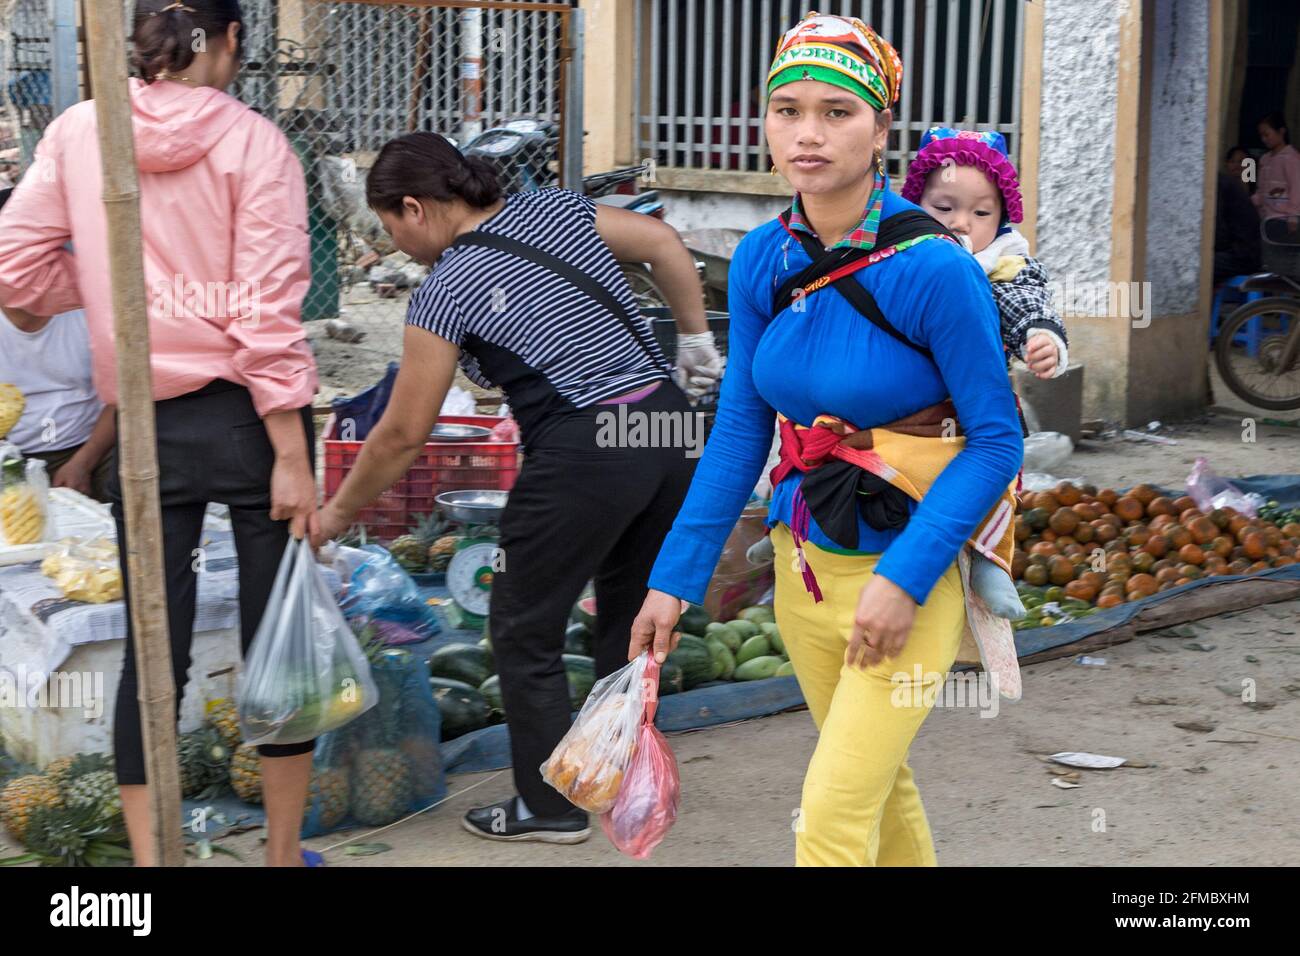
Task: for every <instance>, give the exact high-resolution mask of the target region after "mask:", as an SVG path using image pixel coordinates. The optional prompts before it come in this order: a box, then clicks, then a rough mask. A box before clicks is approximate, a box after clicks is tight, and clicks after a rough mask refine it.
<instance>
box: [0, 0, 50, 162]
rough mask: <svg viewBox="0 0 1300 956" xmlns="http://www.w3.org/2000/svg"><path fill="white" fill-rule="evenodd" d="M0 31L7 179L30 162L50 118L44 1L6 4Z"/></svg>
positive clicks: (0, 141)
mask: <svg viewBox="0 0 1300 956" xmlns="http://www.w3.org/2000/svg"><path fill="white" fill-rule="evenodd" d="M0 9H2V10H3V13H4V20H3V27H2V28H0V56H2V57H3V70H2V71H0V73H2V77H0V82H3V83H4V89H3V91H2V94H3V105H4V109H3V112H2V113H0V173H3V174H4V176H5V177H6V178H7V179H8V180H10V181H16V180H17V178H18V174H19V173H20V172H21V171H22V170H23V169H25V168H26V167H27V164H28V163H29V162H31V158H32V152H33V150H35V148H36V144H37V142H39V141H40V138H41V134H42V133H43V132H44V131H45V127H46V126H48V125H49V123H50V120H51V119H53V118H54V110H53V107H52V105H51V103H52V99H51V95H50V60H51V44H50V34H51V29H50V11H49V3H48V0H7V2H5V3H4V4H3V5H0Z"/></svg>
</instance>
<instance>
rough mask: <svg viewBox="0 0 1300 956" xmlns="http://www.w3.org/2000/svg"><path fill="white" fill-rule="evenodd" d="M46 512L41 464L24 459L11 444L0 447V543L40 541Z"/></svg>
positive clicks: (46, 490) (46, 486)
mask: <svg viewBox="0 0 1300 956" xmlns="http://www.w3.org/2000/svg"><path fill="white" fill-rule="evenodd" d="M49 513H50V479H49V477H48V476H47V475H46V474H45V462H43V461H41V460H40V459H39V458H24V457H23V456H22V454H21V453H20V452H19V451H18V449H17V447H15V446H14V445H3V446H0V544H12V545H18V544H36V543H38V542H41V541H44V540H45V532H46V530H47V524H48V523H49V522H48V519H49Z"/></svg>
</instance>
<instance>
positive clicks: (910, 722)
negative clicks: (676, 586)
mask: <svg viewBox="0 0 1300 956" xmlns="http://www.w3.org/2000/svg"><path fill="white" fill-rule="evenodd" d="M772 542H773V545H774V546H775V550H776V555H775V563H776V602H775V604H776V622H777V626H778V627H779V628H780V630H781V637H782V639H783V640H784V642H785V647H786V653H787V654H789V656H790V661H791V663H793V664H794V670H795V676H796V677H797V678H798V680H799V687H800V689H801V690H802V691H803V695H804V699H805V700H806V701H807V702H808V709H809V711H811V712H812V718H813V721H814V723H816V725H817V729H818V731H819V736H818V739H817V749H816V751H815V752H814V753H813V757H812V761H811V762H810V763H809V764H808V773H807V776H806V777H805V778H804V784H803V798H802V802H801V805H800V813H799V817H798V819H797V820H796V824H795V834H796V835H795V862H796V864H797V865H799V866H934V865H936V863H935V856H934V843H933V841H932V840H931V837H930V826H929V824H928V823H927V822H926V819H925V808H924V807H922V805H921V796H920V794H919V793H918V791H917V789H916V783H915V781H914V780H913V779H912V771H911V769H910V768H909V767H908V766H907V751H908V748H909V747H911V745H912V739H913V738H914V737H915V736H916V732H917V731H918V730H919V729H920V727H921V723H922V721H924V720H925V718H926V715H927V714H928V713H929V712H930V706H926V705H925V701H924V700H923V699H921V698H923V697H924V696H925V695H924V689H925V688H927V687H930V688H933V687H934V685H935V684H936V683H940V682H941V681H942V679H943V678H940V679H939V680H938V681H936V679H935V677H934V675H944V677H946V675H947V673H948V670H949V668H950V667H951V666H952V663H953V660H954V659H955V658H956V656H957V648H958V645H959V644H960V642H961V635H962V630H963V628H964V627H965V623H966V605H965V601H964V600H963V596H962V589H961V577H960V575H959V573H958V571H957V566H956V564H954V565H953V566H952V567H951V568H949V569H948V571H947V572H946V573H945V574H944V575H943V577H942V578H940V579H939V582H938V583H937V584H936V585H935V587H934V590H933V591H931V592H930V597H929V599H928V600H927V601H926V603H925V604H924V605H923V606H922V607H920V608H918V609H917V612H916V621H915V623H914V624H913V625H912V633H911V634H910V635H909V636H908V639H907V643H906V645H905V646H904V647H903V651H902V653H901V654H899V656H898V657H896V658H893V659H891V660H887V661H883V662H881V663H880V664H878V665H876V666H874V667H867V668H858V667H849V666H847V665H845V663H844V652H845V649H846V647H847V646H848V642H849V639H850V638H851V637H852V634H853V616H854V612H855V611H856V609H857V606H858V594H859V592H860V591H861V590H862V586H863V585H864V584H865V583H866V582H867V581H869V580H870V579H871V575H872V573H873V569H874V568H875V565H876V560H877V557H878V556H876V555H845V554H835V553H834V552H830V551H823V550H822V549H820V548H818V547H816V546H815V545H812V544H809V543H805V545H804V556H805V559H806V560H807V562H808V564H809V566H810V567H811V568H812V569H813V572H814V573H815V574H816V575H817V583H818V584H819V585H820V587H821V590H822V601H821V602H820V603H814V602H813V599H812V595H811V594H809V593H808V592H807V591H806V590H805V588H804V583H803V578H802V576H801V574H800V572H799V569H798V565H797V558H796V557H795V553H794V540H793V538H792V537H791V535H790V530H789V528H787V527H786V526H785V525H783V524H779V525H777V526H776V527H775V528H773V529H772ZM916 665H920V675H921V679H920V680H919V681H918V680H917V679H916V671H915V667H916ZM895 675H899V676H898V677H897V678H896V676H895ZM927 675H928V676H927ZM900 695H901V696H903V697H904V700H902V701H900V700H899V697H900ZM932 700H933V697H932V695H931V706H932Z"/></svg>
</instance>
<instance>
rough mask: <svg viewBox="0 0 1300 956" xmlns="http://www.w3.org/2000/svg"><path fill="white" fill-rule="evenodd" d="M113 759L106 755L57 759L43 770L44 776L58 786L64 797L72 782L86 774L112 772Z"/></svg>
mask: <svg viewBox="0 0 1300 956" xmlns="http://www.w3.org/2000/svg"><path fill="white" fill-rule="evenodd" d="M112 769H113V758H112V757H110V756H109V755H108V754H74V755H73V756H71V757H59V758H58V759H57V760H54V761H52V762H51V763H50V765H49V766H48V767H46V768H45V776H47V777H49V778H50V779H51V780H53V781H54V782H55V784H57V785H58V788H59V790H60V792H61V793H63V795H64V797H66V796H67V793H68V787H70V786H71V785H72V783H73V781H75V780H77V779H78V778H80V777H84V776H86V774H91V773H98V772H100V771H105V770H107V771H112Z"/></svg>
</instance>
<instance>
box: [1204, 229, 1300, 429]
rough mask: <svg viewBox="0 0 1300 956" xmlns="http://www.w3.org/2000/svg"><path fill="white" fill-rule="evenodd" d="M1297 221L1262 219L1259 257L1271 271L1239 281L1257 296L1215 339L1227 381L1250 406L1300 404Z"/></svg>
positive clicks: (1299, 249) (1287, 408)
mask: <svg viewBox="0 0 1300 956" xmlns="http://www.w3.org/2000/svg"><path fill="white" fill-rule="evenodd" d="M1294 222H1295V220H1287V219H1266V220H1264V222H1263V223H1262V224H1261V226H1260V235H1261V243H1260V252H1261V257H1262V259H1263V264H1264V267H1265V268H1266V269H1270V270H1271V271H1269V272H1261V273H1258V274H1256V275H1252V276H1250V277H1249V278H1247V279H1246V280H1245V281H1244V282H1243V283H1242V284H1241V287H1240V291H1242V292H1243V293H1246V294H1251V293H1256V295H1255V297H1254V301H1248V302H1246V304H1245V305H1242V306H1241V307H1240V308H1238V309H1236V310H1235V311H1234V312H1232V314H1230V315H1229V316H1228V317H1227V318H1226V319H1224V320H1223V324H1222V326H1220V328H1219V332H1218V337H1217V339H1216V340H1215V343H1214V359H1215V364H1216V365H1217V366H1218V369H1219V374H1220V375H1221V376H1222V377H1223V381H1224V384H1225V385H1227V386H1228V388H1230V389H1231V390H1232V391H1233V392H1234V393H1235V394H1236V395H1237V396H1238V397H1240V398H1241V399H1243V400H1244V401H1246V402H1249V403H1250V404H1251V405H1254V406H1257V407H1259V408H1267V409H1271V410H1275V411H1290V410H1292V409H1296V408H1300V229H1297V228H1296V227H1295V225H1294ZM1260 295H1262V296H1263V297H1262V298H1261V297H1260Z"/></svg>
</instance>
